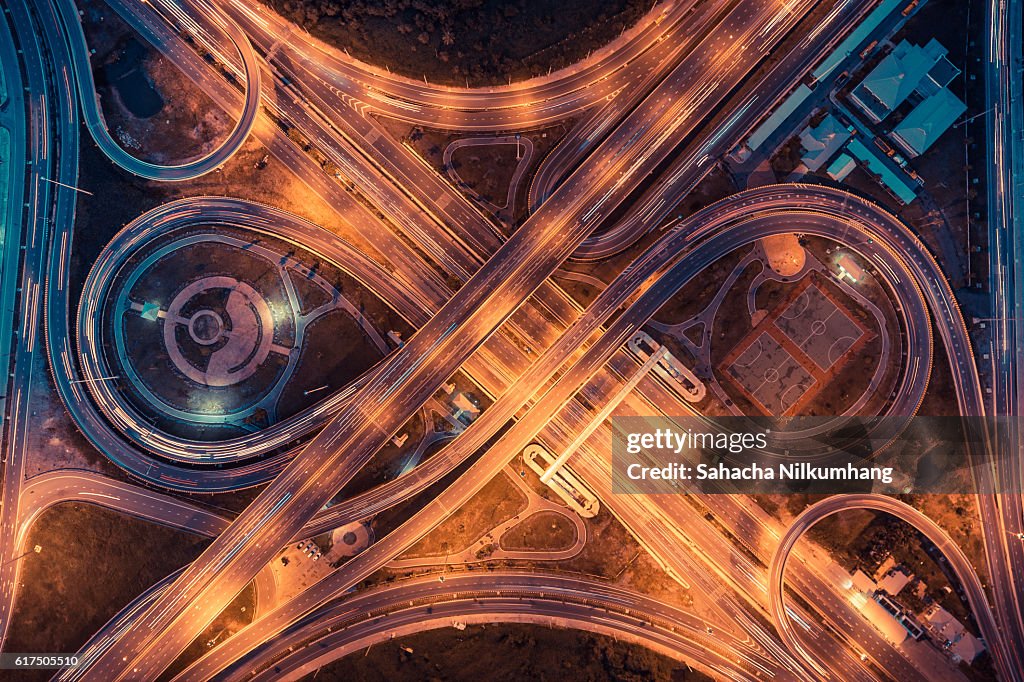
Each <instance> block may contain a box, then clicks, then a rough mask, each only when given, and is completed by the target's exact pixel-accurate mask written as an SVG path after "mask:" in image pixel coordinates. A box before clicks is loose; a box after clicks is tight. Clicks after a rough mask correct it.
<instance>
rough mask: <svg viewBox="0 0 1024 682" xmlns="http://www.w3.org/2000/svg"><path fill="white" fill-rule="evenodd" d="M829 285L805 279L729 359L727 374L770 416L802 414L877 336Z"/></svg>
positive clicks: (820, 281) (745, 337)
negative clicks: (870, 340)
mask: <svg viewBox="0 0 1024 682" xmlns="http://www.w3.org/2000/svg"><path fill="white" fill-rule="evenodd" d="M828 287H829V283H827V282H824V281H822V278H821V277H820V276H819V275H817V274H812V275H811V276H809V277H806V278H804V279H803V280H802V281H801V282H800V283H799V284H798V285H797V287H796V288H795V289H794V290H793V292H791V293H790V295H789V296H787V297H786V299H785V300H783V301H782V302H781V303H780V304H779V305H778V306H776V307H775V308H774V309H773V310H771V311H770V312H769V313H768V314H767V315H766V316H765V317H764V319H762V320H761V322H760V323H759V324H758V325H757V326H756V327H754V328H753V329H751V330H750V332H749V333H748V334H747V335H746V336H744V337H743V338H742V339H741V340H740V342H739V343H738V344H737V345H736V347H735V348H733V350H732V351H730V352H729V354H728V355H727V356H726V358H725V362H724V365H725V367H726V374H727V376H728V377H729V378H730V379H731V380H732V382H733V383H735V384H736V386H737V387H738V388H739V389H740V390H741V391H742V392H743V394H744V395H745V396H746V397H747V398H748V399H749V400H750V401H751V402H753V403H754V405H755V406H757V407H758V408H760V409H761V410H762V411H763V412H764V413H765V414H766V415H776V416H786V415H790V414H795V413H797V412H798V411H799V409H800V408H801V407H802V406H803V405H805V404H806V403H807V402H809V401H810V400H811V399H812V398H813V397H814V396H815V394H817V393H818V392H819V391H820V390H821V389H822V388H823V387H824V386H825V385H826V384H827V383H828V381H829V380H830V379H831V378H832V376H833V375H834V374H836V373H837V372H838V371H839V369H840V368H841V367H842V366H843V365H844V364H845V363H846V360H847V359H848V358H849V357H850V355H851V354H852V352H853V351H855V350H856V349H857V348H859V347H860V346H861V345H862V344H863V343H865V342H866V341H867V340H868V339H869V338H870V337H871V334H870V332H869V331H868V329H866V328H865V327H864V326H863V325H862V324H861V323H860V322H858V321H857V320H856V318H855V317H854V315H853V313H852V312H850V311H849V310H848V309H847V308H846V306H845V305H843V304H842V303H840V302H839V301H838V300H837V299H836V298H835V297H834V296H832V295H831V294H830V293H829V292H828V291H827V288H828Z"/></svg>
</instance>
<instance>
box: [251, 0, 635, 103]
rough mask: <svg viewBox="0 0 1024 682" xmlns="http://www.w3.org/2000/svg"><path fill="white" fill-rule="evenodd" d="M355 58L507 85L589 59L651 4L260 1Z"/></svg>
mask: <svg viewBox="0 0 1024 682" xmlns="http://www.w3.org/2000/svg"><path fill="white" fill-rule="evenodd" d="M263 1H264V2H265V3H266V4H268V5H270V6H272V7H273V8H274V9H275V10H277V11H278V12H279V13H281V14H282V15H283V16H284V17H286V18H288V19H290V20H291V21H294V22H296V23H299V24H301V25H302V26H303V27H305V28H306V29H307V30H308V31H309V32H310V33H312V34H313V35H314V36H316V37H317V38H320V39H321V40H323V41H325V42H326V43H328V44H330V45H333V46H335V47H337V48H339V49H341V48H346V49H347V50H348V52H349V54H351V55H352V56H353V57H355V58H357V59H361V60H363V61H366V62H368V63H370V64H374V65H376V66H379V67H384V66H387V67H388V68H390V69H391V71H393V72H395V73H399V74H402V75H404V76H408V77H409V78H415V79H417V80H419V79H422V78H423V77H424V76H426V77H427V79H428V80H430V81H431V82H434V83H441V84H446V85H462V86H465V85H466V84H467V81H468V84H469V85H470V86H481V85H498V84H502V83H507V82H508V80H509V77H511V78H512V80H513V81H515V80H522V79H524V78H528V77H530V76H535V75H541V74H544V73H547V71H548V69H549V68H551V69H552V70H558V69H560V68H562V67H564V66H568V65H570V64H573V63H574V62H577V61H579V60H580V59H582V58H584V57H586V56H587V53H588V52H590V51H591V50H596V49H598V48H600V47H602V46H603V45H605V44H607V43H608V42H610V41H611V40H613V39H614V38H615V37H616V36H618V35H619V34H620V33H622V31H623V30H624V29H626V28H629V27H630V26H632V25H633V24H635V23H636V22H637V20H638V19H639V18H640V17H641V16H643V14H644V13H645V12H647V11H648V10H650V9H651V5H652V3H651V2H650V0H434V1H433V2H429V3H428V2H417V1H414V0H384V1H383V2H381V1H380V0H263Z"/></svg>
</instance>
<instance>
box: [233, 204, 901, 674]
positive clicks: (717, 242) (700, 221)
mask: <svg viewBox="0 0 1024 682" xmlns="http://www.w3.org/2000/svg"><path fill="white" fill-rule="evenodd" d="M830 202H831V203H832V204H833V205H834V206H836V207H837V208H838V207H842V206H843V205H846V206H847V210H845V211H844V212H843V213H842V215H841V216H840V217H839V218H836V217H834V216H830V215H828V214H820V213H817V211H816V208H815V207H816V206H817V205H819V204H825V205H827V204H828V203H830ZM800 204H805V205H807V208H806V209H792V208H790V209H789V210H786V207H792V206H794V205H797V206H799V205H800ZM762 213H763V215H764V218H762V219H756V217H757V216H758V215H760V214H762ZM858 213H863V214H864V215H865V216H884V215H885V214H884V213H883V214H875V213H873V212H872V211H871V205H870V204H868V203H866V202H863V201H862V200H859V199H856V198H853V197H851V196H850V195H847V194H845V193H842V192H838V191H836V190H830V189H826V188H816V187H810V186H787V185H782V186H778V187H774V188H764V189H761V190H755V191H750V192H747V193H744V194H743V195H737V197H734V198H733V199H730V200H727V201H725V202H721V203H720V204H718V205H715V206H712V207H709V208H708V209H705V211H704V213H703V214H702V215H700V216H697V217H696V218H695V219H694V220H693V222H692V223H690V225H692V226H693V227H692V228H690V226H689V225H688V226H687V228H688V229H679V230H676V231H674V232H673V233H672V234H670V235H666V237H664V243H661V244H658V245H656V247H654V248H652V252H653V253H655V254H657V255H659V256H660V258H655V259H653V260H651V261H650V262H651V265H649V266H648V268H649V267H653V266H654V265H655V264H657V263H659V262H663V261H664V259H666V258H670V257H672V258H674V257H676V256H677V255H678V254H680V253H682V252H680V250H679V248H678V247H672V243H673V241H679V242H681V243H687V242H690V241H692V240H694V239H695V237H696V235H698V234H706V235H709V236H708V238H707V240H706V241H702V242H700V243H699V248H695V247H696V246H697V245H696V244H695V245H694V247H691V249H690V250H688V251H686V252H685V253H686V254H687V255H686V257H685V258H683V259H682V260H681V261H680V264H679V265H678V266H677V267H676V268H675V269H674V270H673V271H672V276H671V277H669V278H662V279H659V281H658V286H657V288H655V287H654V286H651V287H650V288H648V287H645V286H639V285H638V283H637V282H636V281H635V280H634V279H633V278H635V277H640V276H642V275H643V274H644V273H645V269H644V268H637V269H636V270H633V271H632V272H631V277H630V278H620V279H619V280H616V282H614V283H613V284H612V285H611V286H610V287H609V289H608V290H607V291H606V292H605V294H602V298H601V299H599V301H598V302H595V304H594V305H593V306H592V308H593V309H594V310H602V309H606V308H608V306H612V307H611V308H610V310H614V309H615V306H617V304H618V302H619V301H620V300H621V299H619V298H611V299H610V300H608V298H610V297H612V296H616V297H621V296H628V295H629V294H630V293H631V292H633V291H636V290H642V291H645V292H649V293H645V295H644V296H643V297H642V298H641V299H640V300H639V301H638V302H637V303H635V304H634V305H633V306H632V307H631V308H630V310H629V311H628V312H627V313H624V314H623V315H621V316H620V317H619V318H618V319H617V320H616V322H615V324H614V325H613V326H612V327H610V328H609V329H608V330H607V331H606V332H605V334H603V335H602V336H601V337H600V339H599V340H598V341H597V342H596V343H595V345H594V346H592V347H591V348H590V349H589V350H588V352H587V355H586V356H585V359H586V362H584V359H580V360H579V361H577V363H576V364H574V365H573V366H572V367H571V368H570V369H569V370H568V371H567V373H566V375H564V376H563V377H562V378H561V379H560V381H559V384H558V392H551V391H549V392H548V393H547V394H545V395H544V396H543V398H542V399H541V402H540V403H538V404H537V405H535V406H534V408H533V410H531V412H530V417H529V418H527V419H523V420H521V421H520V422H518V423H517V424H516V425H515V426H514V427H513V429H512V430H511V431H510V432H509V433H507V434H506V435H505V436H503V437H502V439H501V440H500V441H499V442H498V443H497V444H495V445H494V446H492V448H491V449H490V450H489V451H488V452H487V453H485V455H484V456H483V457H484V458H483V459H481V460H480V461H478V462H477V463H476V464H474V465H473V467H472V468H471V469H470V472H469V473H467V474H466V475H465V476H463V477H462V478H460V480H459V481H458V482H457V483H456V484H453V485H452V486H451V487H450V488H449V489H448V491H446V492H445V493H443V494H442V495H441V496H439V497H438V498H437V499H435V501H434V502H433V503H431V504H430V505H428V507H427V508H425V510H424V511H423V512H421V513H420V514H418V515H417V517H415V518H414V519H413V520H411V521H410V522H409V523H408V524H406V525H405V526H403V527H402V528H401V529H399V531H396V532H395V533H393V534H392V535H389V536H388V537H387V538H385V539H383V540H381V541H379V542H378V543H376V544H375V545H374V546H372V547H371V548H370V549H369V550H368V551H367V552H366V553H364V554H363V555H360V556H359V557H357V558H356V559H355V560H353V561H352V562H350V563H349V564H346V565H345V567H343V569H341V570H340V571H338V572H336V573H335V574H334V575H333V576H332V577H331V578H330V579H329V581H330V582H327V583H326V584H324V585H322V586H320V585H318V586H317V587H316V588H314V589H313V590H311V591H309V593H308V594H304V595H303V596H302V599H301V600H299V604H300V605H304V606H305V607H306V608H309V607H310V606H314V605H316V604H319V603H322V601H323V600H324V599H326V598H330V596H331V595H335V596H337V595H338V594H342V593H344V591H345V590H347V589H348V588H349V587H351V586H352V585H354V584H356V583H357V582H358V581H359V580H361V579H362V577H363V576H364V575H365V574H368V573H369V572H372V570H376V568H378V567H379V566H381V565H383V563H384V562H386V561H387V560H389V559H390V558H391V557H392V556H395V555H397V554H399V553H400V552H401V551H402V550H403V549H404V548H405V547H408V546H410V545H411V544H412V543H413V542H415V540H416V539H417V538H418V537H420V536H421V535H422V534H425V533H426V532H427V531H429V529H430V528H431V527H433V526H434V525H435V524H436V523H438V522H439V521H440V520H441V519H443V517H444V516H445V515H446V514H447V513H448V512H449V511H450V510H454V509H456V508H458V506H459V505H461V504H462V503H463V502H464V501H465V500H466V499H468V497H469V496H471V495H472V494H473V493H474V492H475V491H476V490H478V489H479V488H480V487H482V486H483V485H484V484H485V483H486V482H487V481H488V480H490V479H491V478H492V477H493V476H494V475H495V474H496V473H497V471H498V470H500V468H501V467H502V466H504V465H505V464H506V463H507V462H508V461H509V460H510V459H511V458H512V457H514V456H515V455H516V454H517V453H518V452H519V451H521V449H522V446H523V445H525V444H527V443H529V442H530V440H531V439H532V438H533V437H534V435H535V434H536V433H537V431H538V430H539V429H541V428H543V426H544V425H545V424H546V422H547V420H548V419H549V415H551V414H554V413H556V412H557V411H558V409H559V408H560V406H562V405H564V404H565V403H566V401H568V400H570V399H571V398H572V396H573V395H574V394H575V392H576V391H577V390H578V388H579V386H581V385H582V382H585V381H586V379H587V378H588V377H589V376H591V375H592V374H593V373H594V372H596V371H598V370H599V369H600V367H601V366H602V365H603V363H604V362H605V361H606V360H607V358H608V357H610V355H611V354H612V353H614V351H615V350H616V349H617V348H618V347H619V346H621V344H622V343H624V341H625V339H628V338H629V337H630V335H632V334H633V333H634V332H635V330H636V329H638V328H639V326H641V325H642V324H643V323H644V322H645V321H646V319H647V318H649V317H650V315H652V314H653V313H654V312H655V311H656V310H657V309H658V308H660V307H661V305H663V303H664V302H665V301H666V300H667V299H668V298H669V297H670V296H671V295H672V293H674V292H675V291H676V290H678V288H679V286H681V283H682V282H684V281H685V280H686V279H689V278H690V277H693V276H695V275H696V274H698V273H699V272H700V271H701V270H703V269H704V268H705V267H706V266H707V265H708V264H710V263H711V262H714V261H715V260H717V259H718V258H720V257H721V256H723V255H724V254H726V253H728V252H730V251H731V250H733V249H735V248H738V247H739V246H741V245H743V244H747V243H750V241H752V240H754V239H757V238H759V237H760V236H764V235H765V234H770V233H777V232H784V231H786V230H788V229H792V225H793V224H794V223H799V224H800V226H801V229H802V230H805V231H807V232H808V233H815V232H816V233H819V234H822V235H825V236H830V237H832V238H837V239H840V240H841V241H852V242H856V243H861V244H863V243H866V242H867V240H868V239H869V238H871V239H874V240H875V242H874V243H875V244H878V245H886V244H896V245H901V246H902V245H904V244H906V242H902V241H901V240H907V239H911V240H913V237H912V235H909V234H907V233H906V232H905V231H904V233H900V232H896V233H895V234H893V233H892V225H891V224H890V223H888V222H883V223H880V224H879V225H877V226H876V225H874V224H870V225H869V226H863V225H862V226H860V227H858V225H860V223H858V222H850V220H851V218H850V216H851V215H856V214H858ZM804 214H806V215H807V217H808V218H813V219H814V220H813V222H811V223H808V224H807V225H804V224H803V223H802V222H801V216H802V215H804ZM733 222H735V224H734V225H730V223H733ZM816 226H817V227H816ZM822 226H823V227H822ZM728 227H732V229H726V228H728ZM856 230H863V231H861V232H857V231H856ZM909 243H911V244H912V243H913V241H911V242H909ZM874 248H875V249H877V253H878V254H880V255H883V256H884V255H885V254H890V255H889V256H888V258H892V257H893V256H892V255H891V254H892V253H893V252H892V251H890V250H888V249H886V248H882V246H875V247H874ZM898 263H899V262H898V260H897V261H895V265H896V267H897V268H899V264H898ZM606 300H608V302H605V301H606ZM588 312H590V311H589V309H588ZM599 322H600V320H599V319H597V320H593V321H591V322H590V324H591V325H593V324H597V323H599ZM918 322H920V320H919V321H918ZM592 329H593V327H591V330H592ZM587 331H588V330H587V329H576V328H572V329H570V331H569V332H568V334H567V336H565V337H563V339H562V340H560V342H558V343H556V347H554V348H553V349H552V351H556V350H557V351H558V352H559V353H561V355H560V356H555V359H556V360H559V361H560V360H563V359H564V358H565V357H566V356H567V354H569V353H571V352H572V349H573V348H575V347H576V346H578V345H579V342H578V339H579V338H580V337H579V336H578V335H579V334H585V333H586V332H587ZM583 338H585V336H584V337H583ZM559 345H560V346H561V347H560V348H558V346H559ZM552 351H549V352H552ZM547 360H548V356H547V355H545V356H544V357H543V358H542V359H541V361H540V363H538V365H547V364H549V363H547V362H546V361H547ZM550 364H552V365H553V368H552V371H553V369H554V368H557V366H558V365H557V363H550ZM537 372H538V370H535V371H534V374H537ZM539 380H540V379H537V381H539ZM523 383H524V384H525V385H524V387H523V388H524V389H525V390H524V395H529V394H530V390H529V389H532V388H534V387H535V386H536V384H535V383H534V382H533V381H525V380H524V382H523ZM505 403H509V405H508V409H511V410H512V411H514V410H515V409H516V408H517V407H518V402H517V401H514V399H507V400H506V399H504V398H503V399H499V401H498V402H496V403H495V404H494V405H492V406H491V407H490V408H489V409H488V410H486V411H485V412H484V413H483V414H482V415H481V416H480V418H479V419H478V420H477V421H476V422H474V423H473V424H472V425H471V426H470V427H469V428H468V429H467V430H466V432H464V433H463V434H462V436H460V437H459V438H458V439H456V441H454V442H453V443H452V444H450V445H449V446H447V447H446V448H445V450H444V451H442V452H441V453H439V454H438V455H436V456H435V457H440V456H443V455H444V454H445V453H446V452H447V451H448V450H449V449H457V448H465V449H466V450H467V451H469V452H471V451H473V450H475V449H476V448H477V447H478V445H479V444H480V443H481V442H483V441H485V440H486V439H487V438H488V437H489V435H490V432H486V433H483V434H481V433H480V431H481V430H482V429H483V428H487V423H488V421H489V420H490V421H492V422H493V421H497V422H498V423H501V422H503V421H504V419H505V418H506V417H505V414H504V413H503V411H504V410H505V409H506V407H505ZM399 480H401V479H399ZM339 521H340V520H339ZM367 562H370V565H369V566H367V567H366V568H364V569H362V570H358V567H359V566H360V565H361V564H364V563H367ZM372 562H376V563H372ZM357 570H358V572H356V571H357ZM301 613H302V612H301V611H300V612H299V613H294V612H292V613H287V614H286V616H284V617H282V619H281V621H280V622H281V623H282V624H287V623H288V622H291V620H293V619H294V618H295V617H298V615H301ZM269 627H270V624H269V623H268V622H267V621H265V620H261V621H260V623H259V627H258V628H256V629H255V630H254V631H253V632H252V634H253V635H255V636H257V637H263V636H266V635H267V633H268V628H269ZM246 641H247V640H245V639H244V638H240V639H235V638H232V639H230V640H228V642H227V643H226V644H224V645H222V646H221V647H218V648H217V650H216V651H215V654H216V655H217V656H220V655H226V654H227V653H228V652H230V650H231V649H232V647H233V646H235V645H238V646H239V647H240V648H241V650H243V651H244V650H245V642H246ZM249 643H250V644H253V642H251V641H249Z"/></svg>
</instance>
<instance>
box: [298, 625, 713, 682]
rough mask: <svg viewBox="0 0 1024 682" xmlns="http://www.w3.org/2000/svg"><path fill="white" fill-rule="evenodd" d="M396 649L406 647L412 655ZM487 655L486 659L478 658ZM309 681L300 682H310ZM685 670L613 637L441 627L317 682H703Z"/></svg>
mask: <svg viewBox="0 0 1024 682" xmlns="http://www.w3.org/2000/svg"><path fill="white" fill-rule="evenodd" d="M400 647H409V648H411V649H412V650H413V653H412V654H409V653H406V652H405V651H403V650H402V649H401V648H400ZM481 652H484V655H481ZM312 679H313V675H312V674H310V675H308V676H306V677H305V678H304V680H305V682H311V680H312ZM710 679H711V678H709V677H707V676H706V675H703V674H701V673H699V672H695V671H692V670H689V669H688V668H687V667H686V665H685V664H683V663H679V662H677V661H674V660H672V659H670V658H667V657H665V656H661V655H659V654H656V653H654V652H652V651H649V650H647V649H644V648H643V647H639V646H636V645H633V644H625V643H623V642H617V641H615V640H613V639H612V638H611V637H604V636H601V635H592V634H590V633H585V632H577V631H574V630H562V629H552V628H546V627H542V626H536V625H519V624H495V625H487V626H469V627H467V628H466V629H465V630H464V631H462V632H459V631H458V630H455V629H454V628H443V629H441V630H431V631H428V632H421V633H418V634H415V635H410V636H407V637H398V638H396V639H395V640H394V641H390V642H385V643H382V644H375V645H374V646H372V647H371V648H370V650H369V652H368V653H366V655H364V652H363V651H359V652H357V653H354V654H352V655H350V656H346V657H345V658H342V659H340V660H338V661H335V662H334V663H332V664H330V665H327V666H324V667H323V668H321V669H320V671H319V672H318V673H317V674H316V680H317V682H323V681H324V680H346V682H378V681H379V682H405V681H408V682H413V681H416V682H419V681H421V680H431V681H434V680H436V681H438V682H441V681H442V680H443V681H447V682H462V681H465V682H479V681H480V680H488V681H489V682H515V681H518V680H530V681H531V682H544V681H546V680H564V681H569V680H573V681H575V680H586V681H587V682H605V681H607V682H612V681H615V682H621V681H631V682H632V681H635V682H640V681H642V680H652V681H654V680H657V681H658V682H663V681H664V682H668V681H672V682H683V681H686V682H705V681H706V680H710Z"/></svg>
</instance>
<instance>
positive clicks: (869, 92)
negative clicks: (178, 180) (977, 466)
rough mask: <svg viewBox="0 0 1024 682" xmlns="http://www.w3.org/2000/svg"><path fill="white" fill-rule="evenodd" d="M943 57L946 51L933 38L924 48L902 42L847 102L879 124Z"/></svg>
mask: <svg viewBox="0 0 1024 682" xmlns="http://www.w3.org/2000/svg"><path fill="white" fill-rule="evenodd" d="M945 56H946V48H945V47H943V46H942V44H941V43H940V42H939V41H937V40H935V39H934V38H932V39H931V40H930V41H929V42H928V44H927V45H925V46H924V47H921V46H920V45H912V44H911V43H908V42H907V41H906V40H903V41H901V42H900V44H899V45H897V46H896V47H895V48H894V49H893V51H892V52H890V53H889V54H888V55H887V56H886V57H885V59H883V60H882V61H881V62H880V63H879V64H878V66H876V67H875V68H874V69H873V70H872V71H871V73H869V74H868V75H867V76H866V77H865V78H864V80H863V81H861V83H860V85H858V86H857V87H856V88H855V89H854V91H853V92H852V93H851V94H850V98H851V99H852V100H853V102H854V103H856V104H857V105H858V106H859V107H860V108H861V109H863V110H864V112H865V113H867V114H868V115H869V116H870V117H871V118H872V119H873V120H874V121H875V122H878V121H881V120H882V119H883V118H885V117H886V116H888V115H889V114H890V113H892V111H893V110H894V109H895V108H896V107H898V106H899V105H900V104H902V103H903V101H904V100H906V99H907V97H909V96H910V93H912V92H914V91H915V90H917V89H918V87H919V86H920V85H921V82H922V81H923V80H924V79H925V77H926V76H928V74H929V72H930V71H931V70H932V68H933V67H934V66H935V65H936V64H937V63H938V62H939V60H940V59H942V58H944V57H945ZM947 63H948V62H947ZM950 66H952V64H950Z"/></svg>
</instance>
